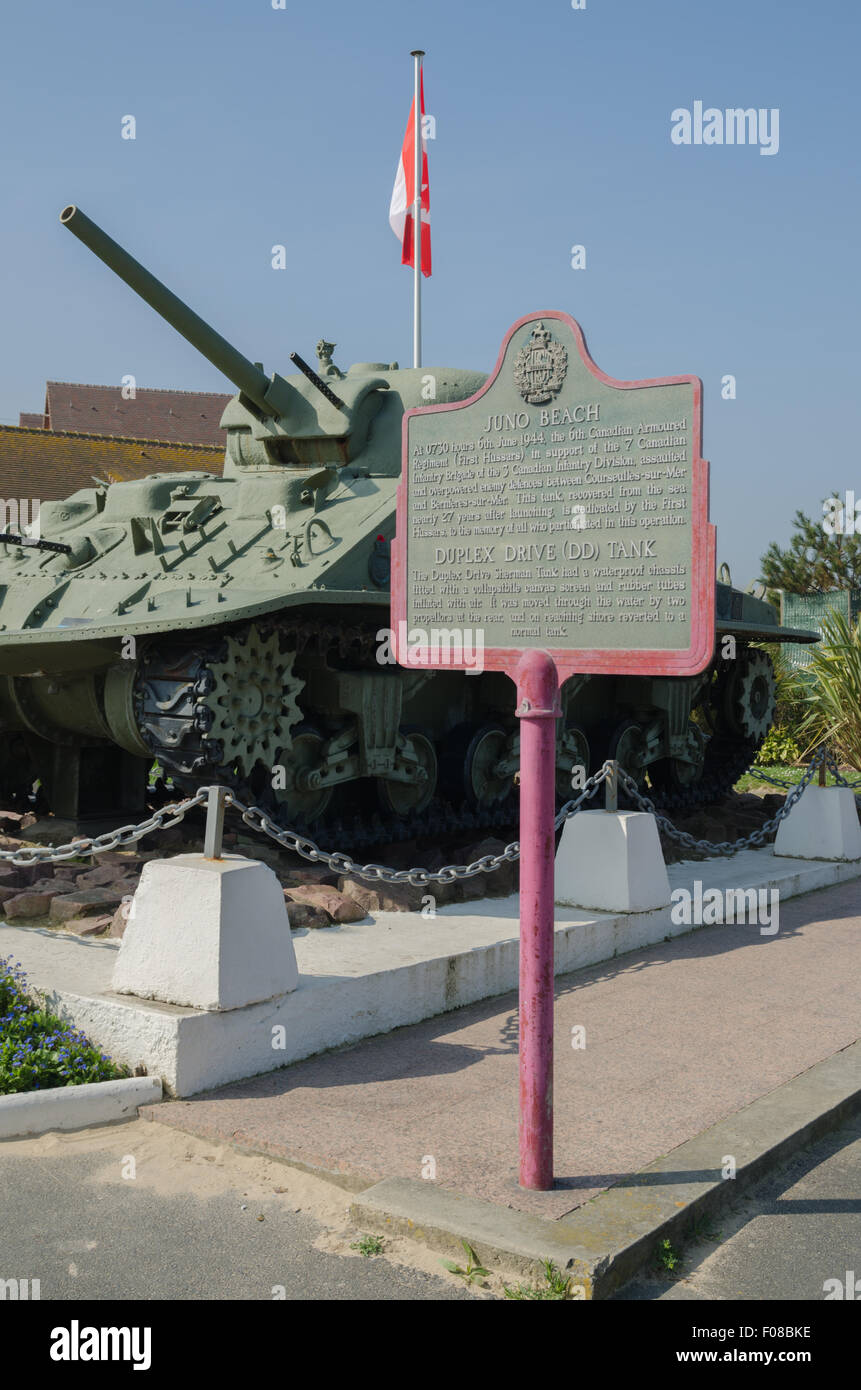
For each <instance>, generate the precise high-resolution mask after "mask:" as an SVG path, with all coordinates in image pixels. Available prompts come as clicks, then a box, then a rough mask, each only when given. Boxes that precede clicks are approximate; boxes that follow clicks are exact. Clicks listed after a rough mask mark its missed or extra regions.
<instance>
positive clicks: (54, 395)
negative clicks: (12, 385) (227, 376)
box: [22, 381, 231, 447]
mask: <svg viewBox="0 0 861 1390" xmlns="http://www.w3.org/2000/svg"><path fill="white" fill-rule="evenodd" d="M230 399H231V398H230V396H229V395H221V394H220V393H215V392H210V391H156V390H150V389H144V388H142V387H137V388H136V389H135V396H134V400H125V399H124V398H123V388H122V387H121V386H87V385H82V384H80V383H78V382H70V381H49V382H48V385H47V390H46V394H45V420H44V424H45V427H46V429H50V430H59V431H62V432H63V433H75V434H89V435H93V434H96V435H99V434H100V435H109V436H111V437H114V438H116V437H120V438H123V439H158V440H162V441H163V442H166V443H175V444H219V445H221V446H222V447H223V446H224V432H223V430H221V429H219V421H220V420H221V416H222V413H223V411H224V407H225V406H226V405H227V402H228V401H229V400H230ZM22 423H23V422H22Z"/></svg>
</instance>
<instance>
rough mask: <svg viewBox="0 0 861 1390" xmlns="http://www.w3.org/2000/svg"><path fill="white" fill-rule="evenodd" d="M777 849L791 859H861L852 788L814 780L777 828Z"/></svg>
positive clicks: (860, 844)
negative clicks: (832, 785)
mask: <svg viewBox="0 0 861 1390" xmlns="http://www.w3.org/2000/svg"><path fill="white" fill-rule="evenodd" d="M774 852H775V854H777V855H780V856H782V857H784V858H787V859H841V860H846V859H850V860H851V859H861V825H859V824H858V812H857V810H856V806H855V796H854V793H853V791H852V789H851V787H820V786H818V785H817V784H815V783H813V782H811V783H810V785H809V786H808V787H805V789H804V792H803V793H802V796H801V800H800V801H799V802H798V803H797V805H795V806H793V808H792V810H791V811H790V813H789V815H788V816H787V817H786V820H782V821H781V822H780V825H779V826H778V827H777V838H776V840H775V842H774Z"/></svg>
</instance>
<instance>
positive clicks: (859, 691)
mask: <svg viewBox="0 0 861 1390" xmlns="http://www.w3.org/2000/svg"><path fill="white" fill-rule="evenodd" d="M792 689H793V694H794V695H795V696H796V697H797V698H798V700H799V702H800V703H801V705H802V706H803V709H804V714H803V717H802V720H801V724H800V733H801V734H802V736H803V738H804V740H805V742H806V745H807V748H806V753H809V752H810V751H812V750H813V749H814V748H815V747H816V746H817V745H818V744H820V743H827V744H828V746H829V747H830V749H831V752H832V753H833V754H834V756H835V757H836V758H837V759H838V760H839V761H841V762H843V763H848V764H849V766H850V767H852V768H855V769H861V624H859V623H855V624H854V625H853V624H852V623H851V622H850V620H849V618H848V617H847V615H846V614H845V613H841V612H839V611H837V610H835V611H834V612H832V613H830V614H829V615H828V616H827V617H826V618H825V620H824V621H823V623H822V641H821V642H820V643H819V644H818V645H817V646H815V647H814V648H813V649H812V652H811V659H810V664H809V666H807V667H806V668H805V669H804V670H803V671H799V672H798V673H797V676H796V677H795V679H794V681H793V683H792Z"/></svg>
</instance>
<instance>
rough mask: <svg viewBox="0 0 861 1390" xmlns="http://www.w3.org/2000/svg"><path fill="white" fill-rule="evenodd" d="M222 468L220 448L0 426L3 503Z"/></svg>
mask: <svg viewBox="0 0 861 1390" xmlns="http://www.w3.org/2000/svg"><path fill="white" fill-rule="evenodd" d="M167 394H171V393H169V392H168V393H167ZM223 465H224V446H223V445H221V446H218V447H216V446H207V447H201V446H200V445H197V446H194V445H190V444H159V443H154V442H153V441H152V440H151V439H108V438H105V437H103V436H102V437H100V436H98V435H87V434H70V433H63V434H58V433H56V432H55V431H53V430H51V431H49V430H45V429H40V428H34V429H26V428H22V427H21V426H20V425H0V496H2V497H3V498H5V499H7V500H8V499H9V498H12V497H14V498H16V499H20V498H24V497H27V498H38V499H39V501H40V502H47V501H55V500H57V499H59V498H61V497H69V496H70V495H71V494H72V493H73V492H77V491H78V490H79V489H80V488H85V487H92V485H93V478H99V479H101V480H102V481H103V482H106V483H110V482H126V481H129V480H131V479H133V478H145V477H146V476H147V474H149V473H186V472H195V471H196V472H205V473H217V474H219V475H220V474H221V471H222V468H223Z"/></svg>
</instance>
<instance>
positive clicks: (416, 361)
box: [411, 48, 425, 367]
mask: <svg viewBox="0 0 861 1390" xmlns="http://www.w3.org/2000/svg"><path fill="white" fill-rule="evenodd" d="M411 56H412V58H413V59H414V60H415V73H414V91H415V95H414V97H413V112H414V121H413V141H414V144H415V149H414V151H413V155H414V158H413V191H414V193H415V200H414V202H413V366H414V367H420V366H421V364H422V164H423V162H424V161H423V160H422V110H421V73H422V58H423V57H424V56H425V55H424V49H422V48H414V49H413V50H412V55H411Z"/></svg>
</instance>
